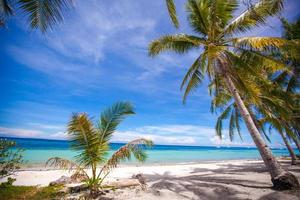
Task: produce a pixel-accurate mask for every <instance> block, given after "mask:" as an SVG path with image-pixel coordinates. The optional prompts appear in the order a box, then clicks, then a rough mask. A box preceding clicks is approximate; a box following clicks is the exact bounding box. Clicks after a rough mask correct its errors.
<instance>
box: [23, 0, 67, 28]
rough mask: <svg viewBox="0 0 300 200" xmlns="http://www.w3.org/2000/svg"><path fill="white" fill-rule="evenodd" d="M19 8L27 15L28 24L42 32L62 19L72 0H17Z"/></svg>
mask: <svg viewBox="0 0 300 200" xmlns="http://www.w3.org/2000/svg"><path fill="white" fill-rule="evenodd" d="M18 3H19V5H20V8H21V10H22V11H23V13H24V14H25V15H27V16H28V20H29V22H30V26H31V28H33V29H40V30H41V31H42V32H43V33H44V32H46V31H47V30H48V29H52V28H53V26H54V25H55V24H57V23H59V22H61V21H62V20H63V14H64V11H65V10H66V9H68V8H69V7H70V6H71V5H72V0H18Z"/></svg>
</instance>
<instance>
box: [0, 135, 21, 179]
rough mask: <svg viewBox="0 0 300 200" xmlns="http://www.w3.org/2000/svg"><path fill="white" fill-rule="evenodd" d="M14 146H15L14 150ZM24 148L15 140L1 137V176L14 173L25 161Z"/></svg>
mask: <svg viewBox="0 0 300 200" xmlns="http://www.w3.org/2000/svg"><path fill="white" fill-rule="evenodd" d="M13 148H15V149H14V150H13ZM22 152H23V149H21V148H17V144H16V142H15V141H11V140H7V139H0V178H3V177H6V176H10V175H12V174H13V173H14V172H15V171H16V170H18V169H20V165H21V164H22V163H23V162H24V161H23V156H22Z"/></svg>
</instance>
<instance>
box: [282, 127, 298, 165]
mask: <svg viewBox="0 0 300 200" xmlns="http://www.w3.org/2000/svg"><path fill="white" fill-rule="evenodd" d="M279 134H280V135H281V137H282V140H283V141H284V144H285V146H286V147H287V149H288V151H289V153H290V156H291V159H292V165H296V160H297V158H296V154H295V152H294V150H293V148H292V147H291V145H290V143H289V142H288V140H287V138H286V135H285V134H284V133H283V132H282V131H279Z"/></svg>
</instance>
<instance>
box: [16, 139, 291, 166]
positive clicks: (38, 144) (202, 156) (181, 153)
mask: <svg viewBox="0 0 300 200" xmlns="http://www.w3.org/2000/svg"><path fill="white" fill-rule="evenodd" d="M13 140H14V141H16V142H17V145H18V146H19V147H22V148H23V149H25V151H24V160H26V162H27V164H28V165H43V164H45V162H46V161H47V159H49V158H51V157H62V158H67V159H73V158H74V156H75V155H76V152H74V151H72V150H70V149H69V143H68V141H63V140H45V139H28V138H13ZM122 145H123V144H120V143H112V144H111V145H110V146H111V150H110V155H111V154H112V152H113V151H115V150H117V149H118V148H119V147H121V146H122ZM272 151H273V153H274V155H275V156H285V155H288V151H287V150H286V149H272ZM147 154H148V159H147V161H146V162H145V164H173V163H192V162H200V161H214V160H235V159H259V158H260V155H259V152H258V150H257V149H256V148H246V147H210V146H178V145H155V146H154V147H152V148H151V149H149V150H147ZM108 156H109V155H108ZM124 164H137V162H136V161H135V160H134V159H133V160H131V161H129V162H124Z"/></svg>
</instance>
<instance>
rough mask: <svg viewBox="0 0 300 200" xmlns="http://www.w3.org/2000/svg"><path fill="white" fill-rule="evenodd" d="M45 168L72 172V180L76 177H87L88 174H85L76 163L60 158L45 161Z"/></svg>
mask: <svg viewBox="0 0 300 200" xmlns="http://www.w3.org/2000/svg"><path fill="white" fill-rule="evenodd" d="M46 166H50V167H58V168H59V169H64V170H69V171H73V170H75V171H74V173H73V175H72V178H75V179H76V178H77V177H88V174H87V173H86V172H85V170H84V168H82V167H80V166H79V165H77V164H76V163H74V162H73V161H71V160H68V159H64V158H60V157H52V158H49V159H48V160H47V161H46Z"/></svg>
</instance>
